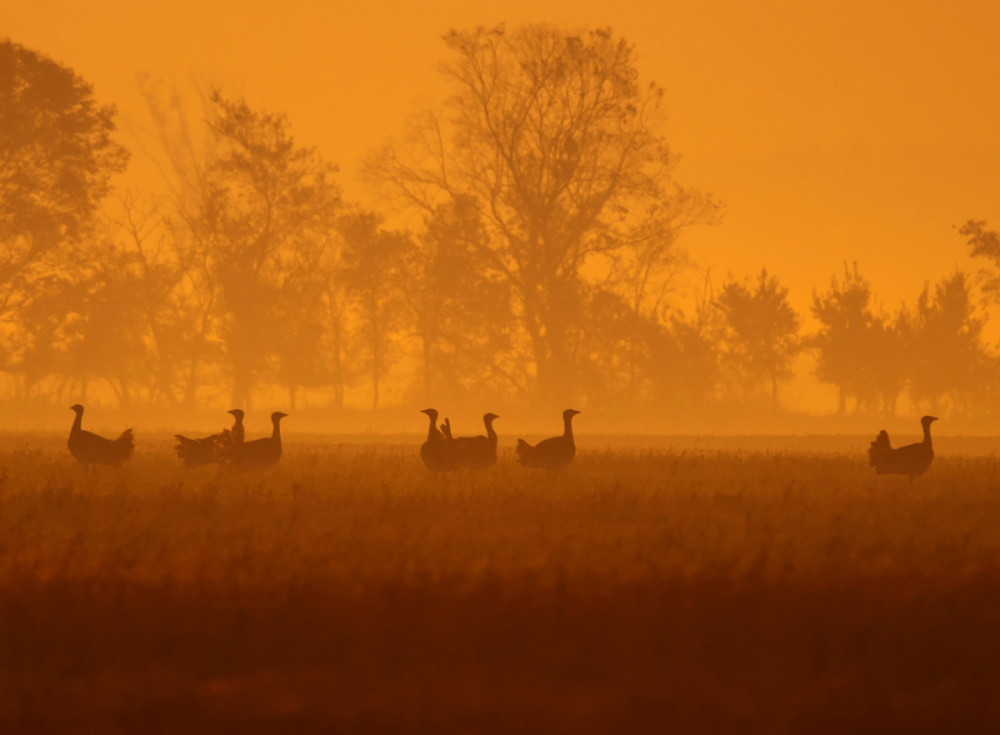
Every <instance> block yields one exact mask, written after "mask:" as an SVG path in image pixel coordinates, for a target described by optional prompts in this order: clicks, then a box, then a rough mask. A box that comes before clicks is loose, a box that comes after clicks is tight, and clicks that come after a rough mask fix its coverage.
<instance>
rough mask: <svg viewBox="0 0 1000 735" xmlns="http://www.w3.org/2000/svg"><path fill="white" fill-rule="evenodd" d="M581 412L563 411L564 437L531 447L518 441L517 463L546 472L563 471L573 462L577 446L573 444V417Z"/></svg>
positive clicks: (541, 442)
mask: <svg viewBox="0 0 1000 735" xmlns="http://www.w3.org/2000/svg"><path fill="white" fill-rule="evenodd" d="M578 413H580V412H579V411H577V410H575V409H572V408H567V409H566V410H565V411H563V427H564V429H563V433H562V436H553V437H551V438H549V439H543V440H542V441H540V442H538V444H536V445H535V446H531V445H530V444H528V442H526V441H525V440H524V439H518V440H517V461H518V462H520V463H521V464H522V465H524V466H525V467H539V468H541V469H546V470H561V469H562V468H563V467H566V466H567V465H568V464H569V463H570V462H572V461H573V457H574V456H575V455H576V444H574V443H573V417H574V416H576V415H577V414H578Z"/></svg>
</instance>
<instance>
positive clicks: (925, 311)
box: [904, 272, 995, 413]
mask: <svg viewBox="0 0 1000 735" xmlns="http://www.w3.org/2000/svg"><path fill="white" fill-rule="evenodd" d="M975 312H976V309H975V305H974V303H973V299H972V294H971V291H970V289H969V284H968V281H967V279H966V276H965V274H964V273H961V272H958V273H955V274H954V275H953V276H951V277H949V278H946V279H945V280H943V281H941V282H940V283H938V284H937V285H936V286H935V287H934V290H933V292H932V291H931V288H930V285H926V286H924V289H923V291H922V292H921V293H920V297H919V298H918V299H917V305H916V309H915V310H914V311H913V312H912V314H908V315H907V318H906V320H905V327H904V337H905V341H906V347H907V350H906V357H907V365H908V366H909V373H910V382H909V392H910V395H911V397H912V398H913V400H914V402H916V403H917V404H918V405H920V406H921V407H922V408H923V409H925V410H933V411H940V410H941V408H943V407H945V405H944V404H945V403H946V402H947V404H948V405H950V407H951V408H953V409H956V410H958V411H960V412H963V411H964V412H966V413H968V412H970V410H971V409H972V404H971V401H972V399H973V397H974V396H975V395H976V393H977V392H978V391H980V390H982V389H983V388H984V386H985V384H986V382H987V381H988V380H989V377H990V376H991V375H992V374H994V372H995V364H994V363H995V359H994V358H993V357H991V356H990V355H989V354H988V352H987V350H986V347H985V345H984V344H983V341H982V332H983V325H984V324H985V321H986V320H985V318H983V317H981V316H978V315H977V314H976V313H975Z"/></svg>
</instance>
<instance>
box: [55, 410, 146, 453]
mask: <svg viewBox="0 0 1000 735" xmlns="http://www.w3.org/2000/svg"><path fill="white" fill-rule="evenodd" d="M70 410H71V411H73V413H75V414H76V418H75V419H73V427H72V428H71V429H70V431H69V441H68V442H66V445H67V446H68V447H69V453H70V454H72V455H73V456H74V457H76V458H77V460H79V461H80V462H82V463H83V464H86V465H94V464H110V465H120V464H121V463H122V462H126V461H128V460H129V459H131V457H132V453H133V452H134V451H135V439H134V438H133V437H132V429H125V431H123V432H122V433H121V436H119V437H118V438H117V439H105V438H104V437H103V436H98V435H97V434H94V433H92V432H89V431H84V429H83V428H82V427H83V406H81V405H80V404H79V403H76V404H74V405H72V406H70Z"/></svg>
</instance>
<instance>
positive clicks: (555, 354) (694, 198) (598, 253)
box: [366, 25, 711, 404]
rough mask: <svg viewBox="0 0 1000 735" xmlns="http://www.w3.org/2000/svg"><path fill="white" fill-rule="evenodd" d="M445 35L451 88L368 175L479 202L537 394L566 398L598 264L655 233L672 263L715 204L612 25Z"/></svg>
mask: <svg viewBox="0 0 1000 735" xmlns="http://www.w3.org/2000/svg"><path fill="white" fill-rule="evenodd" d="M444 41H445V44H446V45H447V47H448V50H449V51H450V52H451V60H450V61H449V62H448V63H446V64H444V65H443V66H442V67H441V68H442V72H443V74H444V75H445V76H446V77H447V79H448V80H449V81H450V82H451V85H452V89H453V94H452V96H451V97H450V98H449V99H448V101H447V102H446V104H445V105H444V106H443V107H442V108H440V109H438V110H435V111H431V112H428V113H427V114H425V115H423V116H421V117H419V118H416V119H414V120H413V121H412V122H411V124H410V126H409V129H408V133H407V137H406V139H405V141H404V142H403V143H402V144H400V145H396V144H392V143H390V144H388V145H387V146H385V147H384V148H383V149H382V150H381V151H380V152H379V153H377V154H376V155H374V156H373V157H372V158H371V159H370V160H369V161H368V165H367V167H366V172H367V175H368V176H369V177H371V178H373V179H375V180H377V181H380V182H382V183H383V184H385V185H386V186H387V187H388V189H389V190H390V191H393V192H395V193H396V194H397V195H398V196H399V197H401V198H402V200H403V201H404V202H406V203H408V204H410V205H413V206H417V207H421V208H423V209H425V210H426V211H427V212H432V211H433V210H434V208H435V207H436V206H437V205H438V204H440V203H441V202H442V201H447V200H454V199H456V198H458V197H459V196H466V197H472V198H474V199H475V200H476V201H477V202H479V204H480V206H481V208H482V211H483V213H484V215H485V219H484V223H485V225H486V231H487V233H486V234H487V238H486V239H485V241H484V243H483V246H482V247H481V248H480V249H479V252H478V256H479V262H480V264H481V265H480V267H481V268H485V269H489V271H490V272H493V273H496V274H498V275H499V276H500V277H502V278H503V279H504V280H505V281H506V282H507V283H508V284H509V285H510V287H511V288H512V290H513V292H514V293H515V294H516V297H517V298H516V301H515V308H516V313H517V317H518V319H519V322H520V326H521V328H522V329H523V331H524V333H525V334H526V340H525V341H526V343H527V345H528V347H529V355H527V357H528V358H529V359H530V361H531V363H532V364H533V370H534V373H535V375H536V388H537V391H538V393H539V395H540V396H542V397H543V398H546V399H550V400H552V401H554V402H556V403H560V404H561V403H562V402H564V401H566V400H568V399H569V398H570V397H572V396H574V395H575V394H576V393H577V374H578V364H579V361H580V357H579V355H578V354H577V353H578V349H577V348H578V346H579V339H580V330H579V329H578V326H579V315H580V314H582V313H583V308H582V303H581V301H580V299H581V296H582V295H583V294H584V293H586V288H584V287H583V284H584V282H585V281H586V280H587V272H588V268H587V266H588V265H591V264H597V265H603V266H604V267H603V270H604V271H606V270H607V266H608V262H607V261H612V260H614V259H615V258H620V257H622V256H623V254H624V253H625V252H626V251H629V250H632V251H636V250H637V249H642V248H648V246H649V244H650V243H655V253H656V257H657V258H665V259H667V260H673V259H674V258H675V257H676V255H675V253H674V251H673V249H672V244H673V242H674V240H675V238H676V234H677V231H678V228H679V226H681V224H682V223H688V222H691V221H692V220H693V219H698V217H697V216H695V217H692V212H695V211H708V210H710V209H711V207H710V206H706V202H707V200H706V199H705V198H704V197H701V196H699V195H697V194H693V193H691V192H686V191H684V190H683V189H681V188H680V187H679V186H677V184H676V183H675V182H674V180H673V178H672V175H671V170H672V167H673V164H674V157H673V155H672V154H671V152H670V149H669V147H668V146H667V143H666V140H665V138H664V137H663V133H662V130H663V121H664V118H663V111H662V102H663V91H662V90H661V89H660V88H659V87H657V86H656V85H655V84H650V85H643V84H640V82H639V78H638V77H639V75H638V72H637V70H636V54H635V49H634V48H633V47H632V46H631V45H630V44H629V43H627V42H626V41H625V40H623V39H618V38H615V37H614V36H613V34H612V33H611V31H610V30H607V29H600V30H596V31H590V32H585V33H566V32H564V31H562V30H559V29H557V28H554V27H549V26H542V25H530V26H525V27H521V28H517V29H515V30H513V31H510V32H508V31H506V30H505V29H504V28H503V27H498V28H493V29H485V28H477V29H475V30H473V31H468V32H460V31H451V32H449V33H448V34H446V35H445V37H444ZM602 260H603V261H605V262H603V263H600V262H599V261H602ZM640 260H641V258H640Z"/></svg>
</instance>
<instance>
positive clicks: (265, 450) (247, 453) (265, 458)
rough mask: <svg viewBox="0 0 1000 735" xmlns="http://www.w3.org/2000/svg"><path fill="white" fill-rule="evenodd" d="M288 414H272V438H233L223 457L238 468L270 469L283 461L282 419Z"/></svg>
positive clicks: (224, 449) (223, 451) (225, 448)
mask: <svg viewBox="0 0 1000 735" xmlns="http://www.w3.org/2000/svg"><path fill="white" fill-rule="evenodd" d="M287 415H288V414H287V413H282V412H281V411H275V412H274V413H272V414H271V436H268V437H264V438H263V439H254V440H253V441H249V442H248V441H239V442H237V441H236V440H235V437H231V438H230V439H229V440H228V441H227V442H225V443H224V445H223V449H222V452H221V454H222V457H223V459H224V460H225V461H227V462H229V463H230V464H232V465H234V466H236V467H247V468H252V467H270V466H272V465H274V464H277V463H278V460H279V459H281V419H283V418H285V417H286V416H287Z"/></svg>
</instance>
